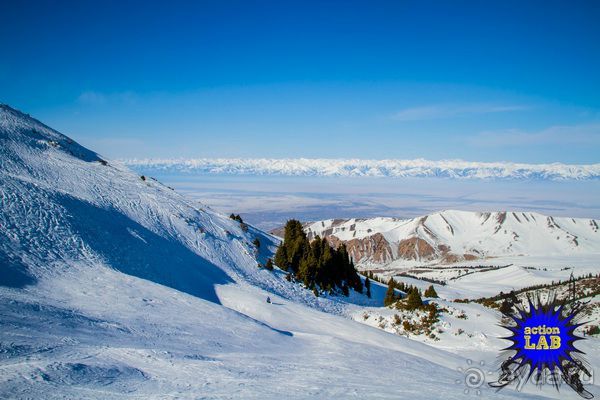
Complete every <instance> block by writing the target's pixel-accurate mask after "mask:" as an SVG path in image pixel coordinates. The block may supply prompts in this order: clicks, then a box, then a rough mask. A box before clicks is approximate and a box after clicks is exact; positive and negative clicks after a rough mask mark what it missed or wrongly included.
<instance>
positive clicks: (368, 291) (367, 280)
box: [365, 276, 371, 298]
mask: <svg viewBox="0 0 600 400" xmlns="http://www.w3.org/2000/svg"><path fill="white" fill-rule="evenodd" d="M365 288H366V289H367V297H368V298H371V281H370V280H369V277H368V276H367V278H366V279H365Z"/></svg>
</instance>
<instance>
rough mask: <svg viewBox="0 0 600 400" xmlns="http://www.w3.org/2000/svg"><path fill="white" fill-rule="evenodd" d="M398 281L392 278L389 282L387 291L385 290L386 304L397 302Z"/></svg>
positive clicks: (384, 301) (384, 302)
mask: <svg viewBox="0 0 600 400" xmlns="http://www.w3.org/2000/svg"><path fill="white" fill-rule="evenodd" d="M395 289H396V282H394V278H390V280H389V282H388V288H387V292H385V298H384V299H383V305H384V306H386V307H387V306H390V305H392V304H394V303H395V302H396V291H395Z"/></svg>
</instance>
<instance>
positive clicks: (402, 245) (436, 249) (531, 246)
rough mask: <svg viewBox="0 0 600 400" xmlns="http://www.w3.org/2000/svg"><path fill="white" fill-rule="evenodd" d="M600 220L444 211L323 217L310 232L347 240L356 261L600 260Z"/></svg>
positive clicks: (528, 214)
mask: <svg viewBox="0 0 600 400" xmlns="http://www.w3.org/2000/svg"><path fill="white" fill-rule="evenodd" d="M599 226H600V221H597V220H593V219H581V218H555V217H548V216H544V215H541V214H538V213H533V212H493V213H477V212H468V211H442V212H438V213H434V214H431V215H426V216H423V217H418V218H413V219H395V218H373V219H366V220H365V219H349V220H325V221H317V222H314V223H310V224H307V225H306V226H305V230H306V232H307V234H308V235H309V237H314V236H316V235H319V236H321V237H323V236H325V237H327V238H328V239H329V240H330V241H331V242H334V243H336V242H339V241H344V242H345V243H346V244H347V246H348V247H349V251H350V252H351V254H352V256H353V257H354V259H355V260H356V261H357V262H360V263H362V264H386V263H389V262H391V261H393V260H408V261H413V262H415V263H428V264H431V263H455V262H462V261H472V260H480V259H487V258H492V257H501V256H536V255H537V256H539V255H543V256H581V255H592V256H596V257H598V258H597V259H600V229H599Z"/></svg>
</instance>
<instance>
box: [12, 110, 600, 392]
mask: <svg viewBox="0 0 600 400" xmlns="http://www.w3.org/2000/svg"><path fill="white" fill-rule="evenodd" d="M140 165H143V166H146V167H147V168H149V169H150V170H151V169H155V170H164V169H170V170H173V171H179V172H181V171H184V172H185V171H188V172H189V171H191V172H196V173H223V172H231V171H234V172H235V173H245V174H282V175H309V176H312V175H325V176H330V175H333V176H356V175H366V176H391V177H405V176H443V177H450V178H489V177H493V178H499V179H504V178H506V179H513V178H519V179H521V178H527V179H529V178H536V179H537V178H540V179H549V180H563V179H581V180H586V179H598V177H599V176H600V166H599V165H598V164H594V165H564V164H547V165H529V164H509V163H498V164H493V163H488V164H486V163H467V162H463V161H443V162H432V161H425V160H413V161H398V160H389V161H364V160H303V159H289V160H268V159H255V160H229V159H201V160H192V161H185V160H183V161H182V160H162V161H161V160H129V161H126V162H119V161H114V160H110V159H107V158H105V157H103V156H101V155H99V154H97V153H95V152H94V151H93V149H87V148H85V147H83V146H81V145H79V144H78V143H76V142H75V141H73V140H72V139H70V138H68V137H66V136H64V135H62V134H61V133H59V132H57V131H55V130H53V129H52V128H50V127H48V126H46V125H44V124H43V123H42V122H39V121H37V120H36V119H34V118H32V117H30V116H29V115H27V114H24V113H22V112H20V111H17V110H15V109H13V108H11V107H9V106H7V105H0V196H1V203H0V207H1V209H0V238H1V240H0V397H1V398H10V399H165V398H177V399H200V398H202V399H222V398H230V399H280V398H282V397H285V398H288V399H305V398H317V399H348V398H359V399H363V398H373V399H387V398H389V399H399V398H400V399H438V398H443V399H465V398H469V396H475V397H482V398H494V399H496V398H497V399H513V398H516V399H529V398H531V399H538V398H540V399H541V398H555V399H570V398H572V399H575V398H579V396H578V395H577V394H576V393H575V392H574V391H572V390H571V389H570V388H569V387H567V386H564V387H561V388H560V391H557V390H556V389H555V388H554V387H553V386H552V385H543V386H541V387H539V386H536V385H535V384H533V383H527V384H524V385H522V386H521V387H516V386H509V387H507V388H505V389H503V390H501V391H496V390H495V389H493V388H491V387H489V386H488V385H487V382H491V381H493V380H495V379H496V378H497V375H498V368H499V358H498V356H499V354H500V351H501V349H503V348H505V347H507V346H508V343H507V342H506V340H503V339H501V338H502V337H503V336H506V330H505V329H503V328H502V327H500V326H499V323H500V320H501V314H500V312H499V309H498V308H499V306H500V300H499V299H498V298H497V296H498V295H499V294H500V293H501V292H502V293H508V292H510V291H516V292H517V293H518V295H519V296H526V295H527V294H528V293H533V292H534V291H535V290H536V289H540V288H541V289H540V290H542V291H544V290H550V289H551V290H553V291H554V292H556V293H557V295H558V296H566V295H567V294H568V292H569V287H568V285H567V284H566V283H565V282H567V281H568V279H569V278H570V277H571V276H572V277H573V279H576V280H577V282H578V284H577V290H578V292H577V296H578V298H580V299H581V300H582V301H586V302H588V303H587V305H586V310H585V320H586V321H588V322H589V323H588V324H587V325H585V326H582V327H580V328H578V329H580V330H581V332H583V331H584V330H585V329H589V327H590V326H592V325H598V322H599V319H600V305H599V304H600V291H599V288H600V278H599V277H598V272H600V270H599V262H600V228H599V226H600V221H599V220H595V219H589V218H569V217H554V216H552V215H542V214H540V213H536V212H512V211H511V212H507V211H506V210H496V211H494V212H489V211H488V212H483V210H482V212H467V211H453V210H446V211H440V212H436V213H432V214H430V215H423V216H420V217H418V218H410V219H399V218H367V219H360V218H351V219H328V220H321V221H301V223H302V224H301V225H299V226H296V228H297V230H296V231H295V232H294V233H293V235H292V234H291V233H290V232H286V231H284V229H283V227H281V228H280V229H276V230H274V231H272V232H265V231H262V230H260V229H258V228H256V227H254V226H252V225H250V224H248V223H246V222H244V221H243V219H242V218H240V217H239V216H237V215H231V216H230V215H223V214H220V213H219V212H217V211H215V210H213V209H212V208H210V207H209V206H206V205H204V204H202V203H199V202H197V201H192V200H191V199H189V198H187V197H185V196H183V195H181V194H180V193H178V192H177V191H176V190H173V189H172V188H170V187H168V186H166V185H165V184H163V183H161V182H160V181H159V180H156V179H154V178H153V177H152V176H151V175H150V174H148V175H140V174H139V173H135V172H133V171H132V170H130V169H129V167H130V166H131V167H136V166H140ZM302 235H304V236H305V237H306V240H308V241H310V240H312V241H313V242H312V243H313V244H311V245H310V246H312V247H309V249H310V251H315V252H316V253H315V254H317V255H318V256H319V257H316V258H315V259H314V263H316V264H318V265H319V266H320V267H319V268H321V269H316V270H314V269H313V267H314V265H312V264H310V261H307V260H310V257H308V259H307V260H303V261H302V262H300V265H299V267H298V270H297V273H296V274H292V273H291V271H290V270H289V268H290V267H289V266H287V265H280V264H282V262H278V260H286V259H287V258H286V257H288V256H289V257H291V252H292V251H295V250H293V249H292V243H291V242H288V241H285V242H282V240H283V238H285V237H286V236H287V237H288V238H292V239H293V240H294V241H296V240H300V239H298V238H299V237H300V236H302ZM317 238H318V239H319V240H320V241H317V240H314V239H317ZM300 242H301V241H298V243H300ZM315 243H316V244H315ZM342 244H343V245H344V246H342ZM342 247H343V248H344V249H345V250H344V251H342V250H339V249H341V248H342ZM278 248H279V249H280V250H278ZM282 248H285V249H286V250H285V252H287V253H286V254H282V252H283V250H281V249H282ZM336 249H338V250H336ZM311 254H312V253H311ZM326 254H329V256H326ZM327 257H329V258H328V259H329V260H338V261H339V262H340V263H341V264H340V265H342V264H343V265H344V268H346V269H345V270H344V271H343V273H342V272H339V273H338V271H337V270H335V269H330V270H328V269H326V268H329V267H326V265H330V264H326V263H325V261H323V260H324V259H326V258H327ZM291 262H293V261H290V263H291ZM336 262H337V261H336ZM353 267H355V268H356V270H357V271H358V272H359V273H360V275H357V274H356V272H355V271H354V269H353ZM285 269H287V270H285ZM367 276H368V277H369V286H367V283H366V282H367ZM390 278H393V279H394V281H396V282H399V283H401V285H399V286H398V287H397V289H396V290H395V291H394V290H393V288H392V292H393V296H392V297H394V296H397V298H395V299H394V300H393V301H392V302H390V299H389V293H388V282H389V280H390ZM415 290H416V291H417V292H418V293H420V296H421V298H422V302H423V307H417V308H411V307H408V306H403V305H402V304H404V303H403V301H404V300H403V298H404V297H406V294H407V293H408V292H409V291H410V292H411V293H414V292H415ZM267 299H268V301H267ZM582 334H583V333H582ZM586 339H587V340H584V341H581V342H578V343H577V348H578V349H580V350H581V351H582V352H584V353H585V356H584V357H585V359H586V360H587V362H588V363H589V366H590V368H591V369H592V370H593V371H596V372H600V341H599V339H598V336H597V335H596V336H594V335H593V334H590V335H588V336H586ZM473 371H475V372H476V373H480V374H481V376H482V377H481V376H480V378H481V379H483V381H480V382H479V383H480V384H477V385H476V386H474V385H471V386H470V384H469V382H470V381H469V379H468V378H469V377H468V375H469V374H471V373H472V372H473ZM598 385H599V383H598V382H594V381H592V382H588V383H587V386H586V388H587V390H588V391H589V392H591V393H593V394H594V395H596V396H600V387H599V386H598Z"/></svg>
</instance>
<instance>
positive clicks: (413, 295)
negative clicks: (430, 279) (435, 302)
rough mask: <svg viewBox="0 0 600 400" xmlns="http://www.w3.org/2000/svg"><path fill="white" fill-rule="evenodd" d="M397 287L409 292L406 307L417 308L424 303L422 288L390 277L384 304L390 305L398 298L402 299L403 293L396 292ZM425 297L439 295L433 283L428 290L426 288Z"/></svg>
mask: <svg viewBox="0 0 600 400" xmlns="http://www.w3.org/2000/svg"><path fill="white" fill-rule="evenodd" d="M396 289H398V290H400V291H402V292H404V293H406V294H407V299H406V308H408V309H415V308H419V307H421V306H422V305H423V300H422V298H421V290H419V288H418V287H416V286H412V285H407V284H405V283H404V282H396V281H395V280H394V278H390V280H389V281H388V290H387V292H386V293H385V298H384V299H383V304H384V305H385V306H390V305H392V304H394V303H396V302H397V301H398V300H400V299H402V295H401V294H396ZM425 297H432V298H437V297H438V295H437V293H436V291H435V288H434V287H433V285H431V286H429V287H428V288H427V290H425Z"/></svg>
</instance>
